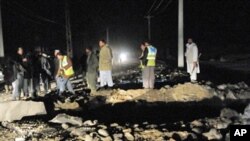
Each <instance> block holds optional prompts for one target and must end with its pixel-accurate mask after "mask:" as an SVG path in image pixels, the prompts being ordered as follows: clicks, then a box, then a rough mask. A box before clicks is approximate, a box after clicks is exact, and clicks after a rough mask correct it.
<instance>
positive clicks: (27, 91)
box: [23, 53, 33, 98]
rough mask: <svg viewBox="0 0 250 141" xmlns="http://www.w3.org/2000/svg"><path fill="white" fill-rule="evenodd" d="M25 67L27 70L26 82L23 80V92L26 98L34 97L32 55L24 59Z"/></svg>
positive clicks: (27, 55) (25, 74) (25, 73)
mask: <svg viewBox="0 0 250 141" xmlns="http://www.w3.org/2000/svg"><path fill="white" fill-rule="evenodd" d="M23 66H24V68H25V72H24V80H23V91H24V96H25V98H28V97H32V94H33V80H32V61H31V54H30V53H28V54H26V55H25V58H24V59H23Z"/></svg>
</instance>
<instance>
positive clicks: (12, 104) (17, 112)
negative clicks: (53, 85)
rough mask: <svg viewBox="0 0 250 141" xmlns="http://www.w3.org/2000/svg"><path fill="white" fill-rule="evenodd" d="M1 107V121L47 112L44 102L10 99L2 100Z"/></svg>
mask: <svg viewBox="0 0 250 141" xmlns="http://www.w3.org/2000/svg"><path fill="white" fill-rule="evenodd" d="M0 107H1V108H0V121H14V120H20V119H22V118H23V117H27V116H35V115H46V114H47V112H46V109H45V106H44V103H43V102H33V101H8V102H1V103H0Z"/></svg>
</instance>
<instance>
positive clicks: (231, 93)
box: [226, 90, 237, 100]
mask: <svg viewBox="0 0 250 141" xmlns="http://www.w3.org/2000/svg"><path fill="white" fill-rule="evenodd" d="M226 99H231V100H235V99H237V98H236V97H235V95H234V93H233V92H232V91H231V90H229V91H228V93H227V95H226Z"/></svg>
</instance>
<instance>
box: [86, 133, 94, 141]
mask: <svg viewBox="0 0 250 141" xmlns="http://www.w3.org/2000/svg"><path fill="white" fill-rule="evenodd" d="M84 141H93V138H92V137H91V136H90V135H88V134H87V135H85V137H84Z"/></svg>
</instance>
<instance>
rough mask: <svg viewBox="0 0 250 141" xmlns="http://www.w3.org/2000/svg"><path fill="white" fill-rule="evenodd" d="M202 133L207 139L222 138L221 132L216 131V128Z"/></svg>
mask: <svg viewBox="0 0 250 141" xmlns="http://www.w3.org/2000/svg"><path fill="white" fill-rule="evenodd" d="M202 135H203V137H205V138H206V139H207V140H221V139H222V135H221V133H220V132H218V131H217V130H216V129H210V131H209V132H206V133H203V134H202Z"/></svg>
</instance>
